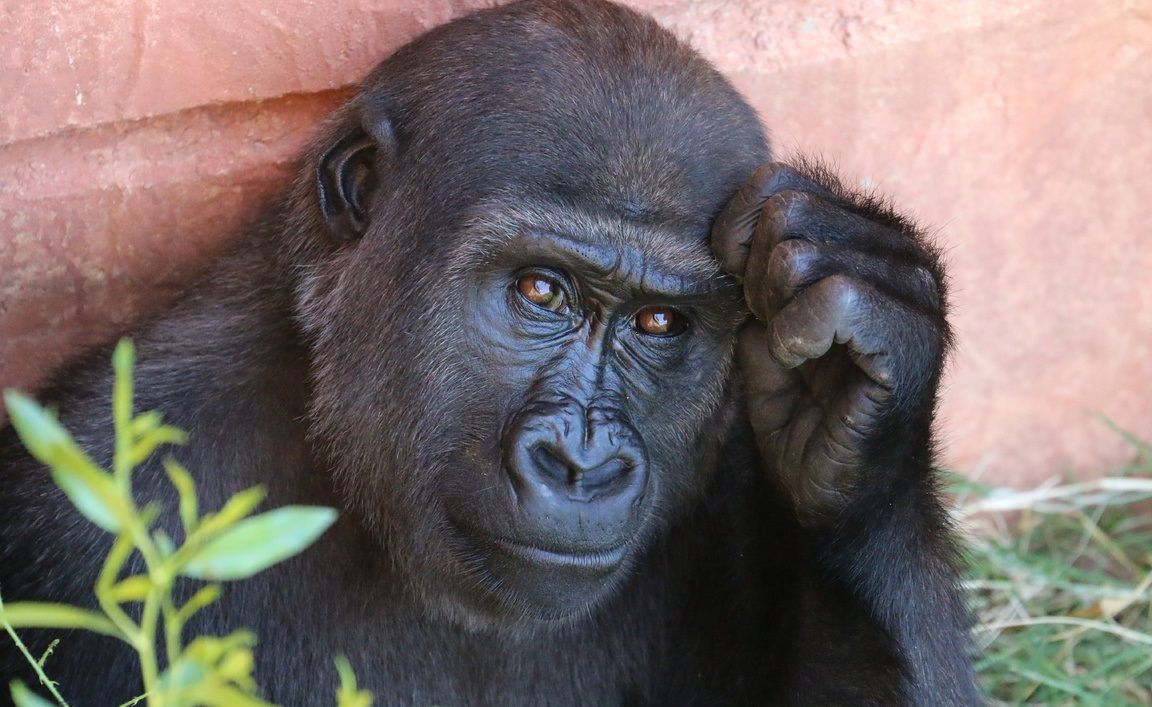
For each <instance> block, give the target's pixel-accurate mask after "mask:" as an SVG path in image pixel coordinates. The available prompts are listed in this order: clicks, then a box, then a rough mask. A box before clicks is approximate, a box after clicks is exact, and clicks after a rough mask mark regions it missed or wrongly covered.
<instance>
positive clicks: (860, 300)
mask: <svg viewBox="0 0 1152 707" xmlns="http://www.w3.org/2000/svg"><path fill="white" fill-rule="evenodd" d="M768 341H769V350H770V351H771V352H772V356H773V357H774V358H775V359H776V360H777V361H779V362H780V364H781V365H782V366H785V367H787V368H794V367H796V366H798V365H800V364H801V363H803V362H804V361H808V360H811V359H815V358H819V357H821V356H823V355H824V354H826V353H827V352H828V350H829V349H831V348H832V345H833V344H844V345H846V346H847V347H848V350H849V352H850V353H851V355H852V359H853V361H854V362H855V363H856V365H857V366H858V367H859V368H860V369H861V370H862V371H864V373H866V374H867V375H868V377H869V378H871V379H872V380H873V381H874V382H875V383H877V384H879V385H881V386H882V387H884V388H889V389H891V388H893V387H903V388H907V389H912V388H915V389H919V388H920V386H921V385H922V384H924V383H925V382H927V380H928V378H929V377H930V374H932V373H934V372H935V371H936V370H937V368H938V365H939V360H940V358H941V354H942V351H943V346H944V335H943V331H942V330H941V329H940V327H939V326H938V325H937V324H936V322H935V321H934V320H932V319H931V318H930V317H928V316H927V315H924V314H922V313H920V312H916V311H915V310H912V309H910V308H908V307H906V306H904V305H903V304H901V303H899V302H897V301H895V300H893V299H892V298H890V297H885V296H884V295H882V294H881V293H880V292H878V291H877V290H876V289H875V288H873V287H871V286H870V285H867V284H865V283H862V282H860V281H857V280H853V279H851V278H849V277H846V276H844V275H832V276H830V277H827V278H824V279H823V280H821V281H819V282H817V283H816V284H815V285H812V286H811V287H809V288H808V289H807V290H805V291H804V292H802V293H801V294H800V295H798V296H797V297H796V298H795V299H793V300H792V301H791V302H790V303H789V304H788V305H787V306H786V307H784V308H783V309H782V310H780V312H779V314H777V315H776V316H775V317H774V318H773V320H772V324H771V326H770V327H769V339H768Z"/></svg>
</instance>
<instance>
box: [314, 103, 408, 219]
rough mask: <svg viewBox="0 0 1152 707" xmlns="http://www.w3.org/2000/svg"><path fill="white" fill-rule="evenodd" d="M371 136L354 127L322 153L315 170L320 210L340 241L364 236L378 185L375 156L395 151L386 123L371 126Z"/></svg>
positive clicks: (390, 132) (392, 138) (389, 129)
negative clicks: (373, 196)
mask: <svg viewBox="0 0 1152 707" xmlns="http://www.w3.org/2000/svg"><path fill="white" fill-rule="evenodd" d="M371 133H372V134H369V133H368V132H367V131H365V130H364V129H363V128H357V129H356V130H354V131H353V132H352V133H350V134H349V135H347V136H346V137H344V139H342V140H340V142H338V143H336V144H335V145H333V146H332V148H331V149H329V150H328V151H327V152H325V153H324V155H323V156H322V157H321V158H320V163H319V164H318V165H317V167H316V191H317V193H318V195H319V197H320V211H321V212H322V213H323V214H324V220H325V221H326V222H327V223H328V230H329V231H330V232H331V234H332V237H333V238H334V239H336V240H337V241H340V242H350V241H354V240H356V239H358V238H360V237H361V236H363V235H364V231H365V230H366V229H367V228H368V222H369V214H368V207H369V205H370V204H371V200H372V195H373V194H374V193H375V190H376V187H377V185H378V183H379V178H378V176H377V174H376V170H377V169H378V168H379V166H378V165H377V155H378V154H379V153H381V152H384V153H385V154H387V153H391V152H393V151H394V148H395V145H394V139H395V138H394V137H393V135H392V129H391V126H390V125H388V124H387V121H384V123H383V124H381V125H373V127H372V130H371Z"/></svg>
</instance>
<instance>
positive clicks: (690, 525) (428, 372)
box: [0, 0, 981, 705]
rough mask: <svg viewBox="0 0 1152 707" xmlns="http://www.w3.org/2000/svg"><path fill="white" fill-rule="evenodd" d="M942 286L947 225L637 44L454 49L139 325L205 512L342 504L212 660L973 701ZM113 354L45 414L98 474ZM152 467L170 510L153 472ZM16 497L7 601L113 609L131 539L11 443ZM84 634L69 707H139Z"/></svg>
mask: <svg viewBox="0 0 1152 707" xmlns="http://www.w3.org/2000/svg"><path fill="white" fill-rule="evenodd" d="M944 284H945V283H944V273H943V270H942V268H941V265H940V260H939V257H938V253H937V252H936V250H934V248H933V247H932V246H931V245H930V244H929V243H927V242H926V240H925V238H924V235H923V231H922V230H921V229H920V228H918V227H917V226H916V225H914V224H913V223H912V222H911V221H909V220H907V219H906V218H905V217H903V216H901V215H900V214H898V213H896V212H895V211H894V210H893V209H892V208H891V207H890V206H889V205H888V203H887V202H885V201H883V200H882V199H880V198H878V197H875V196H872V195H861V194H857V193H854V192H853V191H852V190H851V189H849V188H847V187H845V186H844V185H843V184H842V183H841V182H840V181H838V180H837V178H836V177H835V175H833V174H832V173H831V172H830V171H829V170H828V169H827V168H825V167H822V166H820V164H818V163H815V162H811V161H809V162H802V161H794V162H793V163H792V164H782V163H779V162H774V161H772V156H771V153H770V151H769V148H768V144H767V142H766V138H765V136H764V133H763V130H762V127H761V125H760V123H759V119H758V117H757V116H756V115H755V113H754V112H753V111H752V109H751V108H750V107H749V106H748V105H747V103H745V102H744V100H742V98H741V97H740V96H739V95H738V94H737V92H736V91H735V90H734V89H733V87H732V86H731V85H730V84H729V83H728V82H727V81H726V80H725V79H724V78H722V77H721V76H720V75H719V74H718V73H717V72H716V71H715V70H714V69H713V68H712V67H711V66H710V65H709V64H708V63H707V62H706V61H704V60H703V59H702V58H700V57H699V56H698V55H696V54H695V53H694V52H693V51H692V50H690V49H689V48H687V47H686V46H685V45H684V44H682V43H680V42H679V41H678V40H677V39H675V38H674V37H673V36H671V35H670V34H669V33H668V32H667V31H665V30H663V29H661V28H660V27H659V26H658V25H657V24H656V23H655V22H654V21H653V20H651V19H650V18H646V17H644V16H642V15H640V14H637V13H636V12H634V11H632V10H629V9H626V8H623V7H620V6H617V5H615V4H611V3H609V2H606V1H605V0H524V1H523V2H515V3H513V4H509V5H504V6H502V7H497V8H493V9H487V10H483V11H480V12H476V13H474V14H472V15H469V16H467V17H464V18H462V19H458V20H456V21H454V22H451V23H449V24H447V25H444V26H441V27H439V28H437V29H434V30H433V31H431V32H429V33H427V34H425V35H423V36H421V37H419V38H417V39H416V40H415V41H413V42H412V43H410V44H408V45H407V46H405V47H403V48H402V49H400V50H399V51H397V52H396V53H395V54H394V55H392V56H391V57H390V58H388V59H387V60H385V61H384V62H383V63H382V64H380V65H379V67H378V68H376V69H375V70H374V71H373V72H372V73H371V74H370V75H369V76H368V77H367V78H366V80H365V81H364V83H363V85H362V87H361V89H360V91H359V93H358V94H357V95H356V96H355V97H354V98H352V99H351V100H350V101H349V102H348V103H347V105H345V106H343V107H342V108H341V109H339V110H337V111H336V113H335V114H334V115H333V116H332V117H331V119H330V120H328V121H327V122H326V124H325V125H324V126H323V127H322V128H321V129H320V130H319V137H318V139H317V140H316V141H315V143H314V144H313V146H312V147H311V148H310V149H309V150H307V151H306V153H305V154H304V155H303V156H302V158H301V161H300V168H299V171H298V173H297V178H296V179H295V181H294V183H293V184H292V185H291V187H290V188H288V189H287V190H286V191H285V192H284V193H283V194H281V195H280V196H278V197H276V198H274V199H272V200H270V202H269V203H268V204H266V205H265V207H264V208H263V210H262V212H261V214H260V215H259V217H258V218H256V219H255V220H254V221H253V224H252V226H251V227H250V228H248V229H246V230H245V232H244V234H243V235H242V236H241V237H240V238H239V239H238V241H237V245H236V247H235V248H234V250H233V251H232V252H230V254H228V255H226V256H225V257H223V258H221V259H220V260H219V261H218V262H217V263H215V264H214V265H213V266H212V267H211V268H210V269H209V270H208V271H207V272H206V273H205V274H204V276H203V277H202V279H201V280H199V281H198V282H197V283H196V284H194V285H193V286H191V287H189V288H188V290H187V291H186V293H185V294H184V295H183V296H182V298H181V299H180V300H179V302H178V303H177V304H176V305H174V306H173V307H172V308H170V309H169V310H168V311H166V312H164V313H162V314H160V315H159V316H157V317H155V318H153V319H151V320H149V321H147V322H145V323H143V324H142V325H140V326H139V327H137V328H136V329H134V330H133V331H132V332H130V335H131V336H132V337H133V338H134V340H135V342H136V345H137V350H138V358H139V360H140V364H139V366H138V369H137V389H138V391H139V392H138V403H137V405H138V409H140V410H146V409H156V410H160V411H162V412H163V413H164V415H165V418H166V419H167V420H168V421H170V422H171V423H172V424H175V425H177V426H180V427H183V428H184V429H186V430H187V431H188V432H189V434H190V439H191V444H190V445H189V446H188V447H186V448H183V449H180V450H178V452H177V456H178V457H179V458H180V459H181V461H182V462H183V463H184V464H185V465H186V466H187V467H188V468H189V469H190V470H192V471H193V473H194V474H195V475H197V483H198V484H199V488H200V490H201V493H202V496H203V499H204V503H205V506H206V507H208V508H214V507H218V505H219V504H220V503H222V502H223V499H224V498H226V497H227V496H229V495H231V494H232V493H235V492H236V491H238V490H240V489H243V488H247V487H249V486H251V485H254V484H262V485H264V486H265V487H267V489H268V491H269V500H270V503H271V504H272V505H282V504H289V503H310V504H323V505H330V506H334V507H336V508H338V509H340V511H341V517H340V521H339V522H338V523H337V524H336V525H335V526H333V528H332V529H331V530H330V531H329V532H328V533H326V534H325V536H324V537H323V538H322V539H321V541H320V542H318V543H317V544H316V545H314V546H313V547H312V548H310V549H309V550H308V551H307V552H305V553H304V554H303V555H301V556H299V557H297V558H294V559H293V560H291V561H289V562H286V563H283V564H281V565H279V566H277V567H276V568H274V569H272V570H270V571H268V572H265V573H263V574H260V575H258V576H256V577H255V578H253V579H251V580H247V581H244V582H239V583H235V584H231V585H228V586H227V588H226V590H225V594H224V596H223V598H222V600H221V601H220V602H219V603H217V604H215V605H213V607H211V608H210V609H209V610H206V611H205V612H203V613H202V614H201V615H200V616H199V619H198V621H197V622H196V623H194V624H193V625H191V626H190V629H189V635H201V634H214V635H222V634H224V633H226V632H228V631H231V630H234V629H237V628H249V629H252V630H253V631H254V632H255V633H256V635H257V636H258V637H259V639H260V645H259V646H258V647H257V666H256V673H257V679H258V681H259V683H260V684H261V686H262V688H263V690H264V692H263V695H264V696H265V697H266V698H268V699H272V700H275V701H278V702H280V703H283V704H286V705H311V704H328V703H330V700H331V695H332V690H333V689H334V686H335V683H336V674H335V671H334V670H333V669H332V657H333V656H334V655H337V654H341V653H343V654H346V655H347V656H348V657H349V659H350V661H351V663H352V665H353V666H354V668H355V669H356V671H357V673H358V675H359V678H360V681H361V683H362V684H363V685H364V686H365V687H367V688H368V689H371V690H372V691H374V692H375V694H376V697H377V701H378V704H382V705H397V704H412V705H436V704H439V705H473V704H475V705H506V704H543V705H577V704H580V705H587V704H595V705H689V704H700V705H720V704H758V705H759V704H796V705H820V704H844V705H869V704H871V705H897V704H916V705H960V704H978V703H980V701H981V698H980V694H979V691H978V689H977V686H976V680H975V677H974V673H973V669H972V665H971V662H972V657H971V651H970V649H969V641H968V638H967V634H968V629H969V623H970V620H969V616H968V614H967V611H966V607H965V605H964V601H963V598H962V596H961V594H960V593H959V591H958V588H957V569H956V557H955V555H956V552H955V547H954V543H953V539H952V536H951V531H950V529H949V527H948V521H947V516H946V514H945V512H944V510H943V507H942V502H941V500H940V499H939V497H938V494H937V490H936V479H935V478H934V476H933V471H932V462H933V449H934V438H933V433H932V421H933V415H934V408H935V399H936V391H937V386H938V382H939V379H940V375H941V367H942V362H943V359H944V355H945V353H946V349H947V346H948V342H949V332H948V326H947V323H946V321H945V318H944V310H945V292H944ZM109 351H110V349H109V348H107V347H106V348H103V349H100V350H97V351H92V352H90V353H89V354H88V355H87V356H85V357H84V358H83V359H81V360H80V361H78V362H76V363H74V364H72V365H71V366H70V367H68V368H67V369H66V370H64V371H62V372H60V373H58V374H57V375H56V376H55V378H54V379H53V381H52V383H51V384H50V385H48V386H47V388H46V389H45V390H42V391H40V393H39V398H40V399H41V400H44V401H47V402H48V403H49V404H51V405H54V406H56V407H57V408H58V409H59V410H60V413H61V416H62V419H63V421H64V423H65V424H66V425H67V426H68V427H69V429H71V430H73V432H74V434H75V435H76V437H77V439H78V440H79V442H80V443H81V444H82V445H84V446H85V447H86V448H87V449H88V450H89V451H90V452H91V453H92V454H93V455H94V457H95V458H97V459H99V460H102V461H107V460H109V459H110V458H111V453H112V450H111V448H110V441H111V439H112V433H111V421H110V412H109V409H110V405H109V400H110V390H111V373H110V366H109V364H108V360H109ZM136 478H137V481H138V484H137V492H138V495H139V496H140V497H142V498H153V499H159V500H160V501H162V502H163V503H166V504H167V508H168V509H169V510H171V511H172V512H171V515H172V516H175V511H174V506H175V504H174V502H173V495H172V492H171V489H170V488H169V484H168V482H167V480H166V478H165V476H164V474H163V472H162V470H161V469H160V468H159V465H158V464H152V465H149V466H145V467H143V468H142V469H141V470H140V471H139V472H138V474H137V476H136ZM0 507H2V508H3V509H4V511H3V514H2V515H0V587H2V591H3V593H4V597H5V598H6V599H7V600H9V601H16V600H50V601H68V602H74V603H81V604H90V603H91V602H92V600H91V599H90V595H91V588H92V585H93V581H94V578H95V576H96V573H97V571H98V568H99V563H100V561H101V559H102V558H103V556H104V553H105V552H106V551H107V549H108V547H109V543H110V536H108V535H107V534H106V533H104V532H103V531H100V530H99V529H98V528H96V527H95V526H92V525H90V524H88V523H86V522H84V521H83V520H82V519H81V518H80V516H78V515H77V514H76V513H75V512H74V511H73V510H72V509H71V507H70V505H69V504H68V503H67V501H66V499H65V498H64V497H63V495H62V494H61V493H59V492H57V491H56V490H55V489H54V487H52V485H51V482H50V480H49V476H48V474H47V473H46V472H45V471H44V469H43V468H42V467H39V466H38V464H36V463H35V462H34V461H32V460H31V459H30V458H29V457H28V456H26V454H25V453H24V452H23V451H21V449H20V446H19V444H18V441H17V440H16V438H15V435H14V434H13V433H12V432H11V431H10V430H8V431H5V432H4V433H3V437H2V438H0ZM177 528H178V526H176V525H175V524H173V529H172V532H173V533H177V532H179V531H178V529H177ZM25 633H26V638H27V640H28V641H30V643H31V644H32V649H33V650H37V649H39V648H40V647H42V646H44V645H46V643H47V641H48V640H49V639H50V638H54V637H57V636H53V635H47V633H50V632H46V633H45V634H41V633H38V632H35V631H28V632H25ZM56 634H57V635H58V634H59V632H56ZM59 637H60V638H61V639H62V640H61V643H60V644H59V646H58V647H57V648H56V650H55V653H54V654H53V655H52V657H51V658H49V660H48V664H47V669H48V672H49V674H50V675H51V676H52V677H53V678H54V679H56V680H58V681H60V683H61V689H62V690H63V692H64V694H65V696H66V697H68V698H69V699H71V700H73V701H74V702H75V703H76V704H79V705H97V704H115V703H118V702H120V701H122V700H126V699H129V698H130V697H132V696H134V695H136V694H139V691H140V685H139V683H138V681H137V678H136V670H135V663H134V655H132V654H131V653H130V651H129V650H127V649H126V648H124V647H123V646H121V645H119V644H118V643H116V642H115V641H113V640H112V639H108V638H103V637H100V636H95V635H88V634H79V633H74V634H65V635H63V636H59ZM0 645H2V646H3V647H2V648H0V670H2V672H3V674H4V675H6V676H12V675H20V676H25V677H26V676H27V671H26V669H25V668H23V667H22V666H21V660H20V658H19V656H17V655H16V654H15V651H14V650H13V649H12V647H11V646H10V645H8V642H7V641H4V642H0ZM26 679H27V677H26ZM30 684H34V680H33V682H32V683H30Z"/></svg>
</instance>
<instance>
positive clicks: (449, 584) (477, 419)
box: [284, 0, 768, 623]
mask: <svg viewBox="0 0 1152 707" xmlns="http://www.w3.org/2000/svg"><path fill="white" fill-rule="evenodd" d="M324 135H325V136H324V138H323V139H322V140H321V141H320V142H319V143H318V144H317V147H316V149H315V150H314V153H313V155H312V158H311V161H310V162H309V164H310V165H312V166H310V167H309V168H308V169H307V170H306V177H307V178H305V179H302V180H301V181H300V182H299V183H298V184H297V187H296V190H295V196H294V198H295V199H296V203H297V205H298V207H299V205H300V204H304V205H305V206H306V208H304V209H303V211H304V212H305V213H308V214H310V216H308V217H307V218H303V219H301V220H300V221H299V222H298V223H296V224H295V225H294V228H293V230H294V231H295V233H294V234H293V237H292V238H291V239H290V240H291V242H292V244H293V245H292V247H291V248H289V249H287V250H286V252H285V254H284V257H285V258H286V260H287V262H288V263H289V264H290V265H291V266H292V268H293V269H294V271H295V272H297V273H298V275H297V280H296V282H297V285H296V307H297V312H296V314H297V317H298V319H299V320H300V321H301V323H302V325H303V327H304V329H305V330H306V331H307V332H308V335H309V337H310V339H309V346H310V348H311V352H312V360H313V371H312V374H313V377H314V381H313V384H314V390H315V391H316V392H315V397H314V401H313V405H312V409H311V411H310V412H311V430H312V435H313V439H314V440H316V441H317V443H318V446H319V447H320V448H321V449H322V453H323V454H324V456H325V463H326V464H327V465H328V466H329V467H330V469H331V471H332V473H333V477H334V479H335V480H336V483H337V485H338V487H339V491H340V493H341V495H342V497H343V499H344V502H345V503H346V505H347V506H348V508H349V509H350V510H351V511H353V512H354V513H355V514H356V516H357V517H358V518H360V520H361V522H363V523H364V524H365V525H366V526H367V527H368V528H370V529H371V530H372V532H373V533H374V534H375V535H376V536H377V538H378V540H379V541H380V544H381V546H382V548H384V549H385V550H386V551H387V552H388V553H389V557H390V558H391V560H392V562H393V564H394V566H395V567H396V569H397V572H396V575H397V576H398V577H402V578H403V579H404V584H405V586H406V587H407V588H408V589H409V590H410V591H412V593H413V594H414V595H415V596H418V597H420V598H421V599H422V600H423V601H424V602H425V603H426V605H427V606H428V607H431V608H434V609H436V610H439V611H441V612H448V613H449V614H451V615H453V616H455V617H457V618H458V619H463V620H467V621H471V622H474V623H475V622H481V623H484V622H487V621H491V620H494V619H499V620H500V621H501V622H504V623H507V622H509V621H512V622H515V621H517V620H521V619H522V620H558V619H563V618H564V617H567V616H571V615H573V614H576V613H580V612H587V611H588V610H589V609H590V608H591V607H592V606H593V605H594V604H596V603H597V602H598V601H601V600H603V599H604V598H605V597H607V596H609V595H610V594H611V592H612V590H613V589H614V588H616V587H618V586H619V585H620V584H621V582H622V581H623V580H624V579H626V577H627V575H628V572H629V567H630V566H631V565H632V564H633V563H634V562H635V560H636V559H637V558H638V556H639V555H640V554H642V553H643V552H644V551H645V550H646V548H647V547H649V546H650V545H651V543H652V541H653V539H654V538H655V537H657V536H659V534H661V533H662V532H665V531H666V530H667V528H668V526H669V523H670V522H671V520H672V519H674V518H675V517H676V516H677V515H678V514H680V513H682V512H683V511H684V510H685V509H686V508H687V507H688V506H689V505H690V503H691V502H692V501H693V500H694V499H695V498H697V497H698V496H699V494H700V492H701V491H702V489H703V486H704V485H705V484H706V483H707V481H708V478H707V476H708V472H707V469H708V468H710V465H709V464H708V463H707V462H708V460H709V457H710V456H711V455H713V453H714V452H715V449H716V447H717V445H718V444H719V438H720V436H721V432H722V431H723V429H724V428H725V427H726V426H727V424H728V421H727V413H726V412H725V410H726V409H727V406H725V405H723V402H724V400H725V399H726V396H727V395H728V377H729V375H728V374H729V367H730V361H731V350H732V345H733V341H734V330H735V327H736V325H737V324H738V322H739V321H740V318H741V316H742V310H741V305H740V296H739V292H738V289H737V288H736V287H735V285H734V283H733V282H732V281H731V280H730V279H728V278H726V277H723V276H722V275H721V272H720V270H719V268H718V266H717V265H716V263H715V262H714V260H713V259H712V258H711V257H710V256H709V250H708V242H707V238H708V229H709V225H710V221H711V220H712V218H713V217H714V215H715V214H716V212H717V211H718V210H719V209H720V208H721V206H722V205H723V203H724V202H725V200H726V199H727V198H728V197H729V196H730V195H731V194H732V192H733V191H734V190H735V189H736V188H737V187H738V186H739V185H740V184H741V183H742V182H743V181H744V180H745V179H747V177H748V175H749V174H750V173H751V172H752V171H753V170H754V169H755V167H756V166H757V165H759V164H761V163H762V162H764V161H765V160H766V159H767V157H768V154H767V152H768V151H767V146H766V143H765V141H764V138H763V135H762V132H761V129H760V125H759V122H758V120H757V118H756V116H755V114H754V113H753V112H752V110H751V109H750V108H749V107H748V106H747V105H746V104H745V103H744V102H743V101H742V100H741V99H740V98H739V96H738V95H737V94H736V93H735V91H734V90H733V89H732V87H731V86H730V85H729V84H728V83H727V82H726V81H725V80H724V79H723V78H722V77H721V76H720V75H719V74H717V73H716V72H715V71H714V70H713V69H712V68H711V67H710V66H709V65H708V64H707V63H706V62H704V61H703V60H702V59H700V58H698V57H697V56H696V55H695V54H694V53H693V52H692V51H691V50H690V49H688V48H686V47H685V46H683V45H682V44H680V43H679V42H678V41H677V40H676V39H675V38H673V37H672V36H671V35H669V34H668V33H667V32H665V31H664V30H662V29H661V28H660V27H658V26H657V25H656V24H655V23H654V22H653V21H651V20H649V19H646V18H644V17H642V16H640V15H638V14H634V13H632V12H631V11H629V10H626V9H622V8H620V7H617V6H614V5H610V4H607V3H603V2H599V1H597V0H591V1H588V2H579V3H563V2H553V1H551V0H543V1H531V2H523V3H516V4H513V5H508V6H505V7H502V8H498V9H494V10H490V11H487V12H482V13H479V14H476V15H472V16H469V17H467V18H464V19H462V20H459V21H456V22H454V23H451V24H449V25H446V26H444V27H441V28H439V29H437V30H435V31H433V32H431V33H429V34H427V35H425V36H423V37H421V38H420V39H418V40H417V41H415V42H414V43H412V44H410V45H408V46H406V47H405V48H403V49H401V50H400V51H399V52H398V53H396V54H395V55H393V56H392V57H391V58H390V59H388V60H387V61H385V62H384V63H383V64H382V65H381V66H380V67H379V68H378V69H377V70H376V71H375V72H374V73H373V74H372V75H371V76H370V77H369V78H368V79H367V80H366V82H365V83H364V85H363V89H362V91H361V93H360V94H359V96H358V97H357V98H356V99H355V100H354V101H352V102H351V104H350V105H349V106H348V107H347V109H346V110H344V111H342V112H341V113H340V114H339V115H337V116H336V117H335V118H334V119H333V121H332V122H331V123H330V124H329V126H328V128H327V129H326V130H325V133H324Z"/></svg>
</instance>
